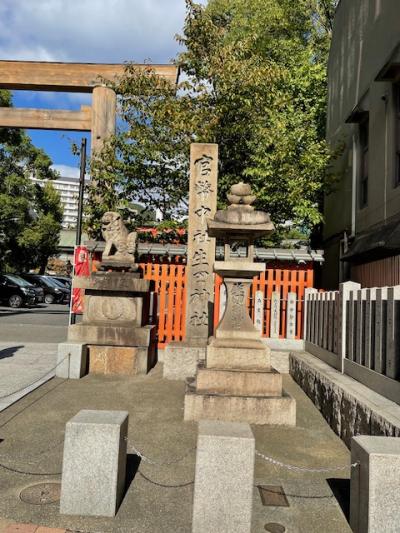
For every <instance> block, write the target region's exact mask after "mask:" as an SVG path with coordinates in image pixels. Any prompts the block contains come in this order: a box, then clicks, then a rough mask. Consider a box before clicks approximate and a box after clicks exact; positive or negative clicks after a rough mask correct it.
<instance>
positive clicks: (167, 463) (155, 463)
mask: <svg viewBox="0 0 400 533" xmlns="http://www.w3.org/2000/svg"><path fill="white" fill-rule="evenodd" d="M129 446H130V449H129V452H132V453H134V454H135V455H137V456H138V457H140V459H142V461H144V462H145V463H148V464H150V465H153V466H172V465H176V464H177V463H180V462H181V461H183V460H184V459H186V457H188V456H189V455H190V454H191V453H192V452H194V451H195V450H196V446H194V447H193V448H190V449H189V450H188V451H187V452H186V453H185V454H184V455H182V456H181V457H178V458H177V459H172V460H171V461H163V462H161V461H155V460H154V459H150V458H149V457H146V456H145V455H144V454H143V453H142V452H140V451H139V450H138V449H137V448H136V447H135V446H134V445H133V444H129Z"/></svg>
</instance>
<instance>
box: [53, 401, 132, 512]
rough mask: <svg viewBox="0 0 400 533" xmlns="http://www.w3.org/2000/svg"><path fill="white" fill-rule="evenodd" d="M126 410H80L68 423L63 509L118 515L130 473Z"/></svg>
mask: <svg viewBox="0 0 400 533" xmlns="http://www.w3.org/2000/svg"><path fill="white" fill-rule="evenodd" d="M127 434H128V413H127V412H126V411H87V410H83V411H80V412H79V413H78V414H77V415H76V416H74V418H72V419H71V420H70V421H69V422H68V423H67V425H66V429H65V444H64V458H63V470H62V481H61V502H60V513H61V514H68V515H82V516H111V517H112V516H115V514H116V512H117V509H118V507H119V504H120V503H121V500H122V497H123V493H124V485H125V475H126V442H127Z"/></svg>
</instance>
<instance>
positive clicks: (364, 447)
mask: <svg viewBox="0 0 400 533" xmlns="http://www.w3.org/2000/svg"><path fill="white" fill-rule="evenodd" d="M351 462H352V463H356V462H358V463H359V465H358V466H356V467H353V468H352V471H351V490H350V526H351V529H352V530H353V532H354V533H367V532H369V533H375V532H378V531H382V532H383V531H384V532H385V533H397V532H398V531H399V527H400V526H399V524H400V490H399V487H400V483H399V479H400V439H399V438H397V437H371V436H367V435H363V436H359V437H353V439H352V441H351Z"/></svg>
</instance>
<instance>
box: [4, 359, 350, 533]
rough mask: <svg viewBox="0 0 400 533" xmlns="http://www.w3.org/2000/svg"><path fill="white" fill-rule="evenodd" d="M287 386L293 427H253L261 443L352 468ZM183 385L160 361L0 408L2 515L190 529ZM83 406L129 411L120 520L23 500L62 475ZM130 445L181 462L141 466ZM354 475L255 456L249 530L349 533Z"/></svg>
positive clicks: (190, 453) (101, 526) (291, 457)
mask: <svg viewBox="0 0 400 533" xmlns="http://www.w3.org/2000/svg"><path fill="white" fill-rule="evenodd" d="M284 386H285V388H286V389H287V390H288V391H289V392H290V393H291V394H293V395H294V396H295V398H296V400H297V407H298V420H297V426H296V427H294V428H293V427H268V426H252V429H253V432H254V435H255V437H256V448H257V449H258V450H259V451H260V452H262V453H264V454H265V455H268V456H271V457H273V458H275V459H277V460H279V461H282V462H284V463H289V464H294V465H298V466H301V467H306V468H315V467H322V468H327V469H329V468H335V467H339V466H340V467H341V466H344V465H349V452H348V450H347V448H346V447H345V446H344V444H343V443H342V441H341V440H340V439H339V438H338V437H337V436H336V435H335V434H334V433H333V431H332V430H331V429H330V428H329V426H328V425H327V424H326V422H325V420H324V419H323V418H322V416H321V414H320V413H319V411H318V410H317V409H316V408H315V407H314V405H313V404H312V402H311V401H310V400H309V399H308V398H307V397H306V395H305V394H304V393H303V391H302V390H301V389H300V388H299V387H298V386H297V385H296V384H295V383H294V382H293V381H292V379H291V378H290V377H289V376H284ZM184 390H185V387H184V384H183V383H182V382H178V381H167V380H164V379H162V373H161V365H158V366H157V367H156V368H155V369H154V370H153V371H152V372H151V373H150V374H149V375H147V376H136V377H130V378H122V377H117V376H115V377H114V376H107V377H104V376H95V375H89V376H86V377H84V378H83V379H81V380H61V379H58V378H55V379H53V380H51V381H50V382H48V383H46V384H44V385H43V386H42V387H41V388H40V389H38V390H35V391H34V392H32V393H31V394H30V395H29V396H28V397H26V398H23V399H22V400H21V401H19V402H18V403H16V404H14V405H13V406H11V407H10V408H9V409H7V410H6V411H3V413H0V440H1V439H3V441H2V442H0V517H3V518H4V519H9V520H12V521H14V522H19V523H23V524H41V525H42V526H46V527H53V528H60V529H61V530H62V531H63V530H64V529H67V530H71V531H80V532H101V533H114V532H115V533H131V532H132V531H137V532H140V533H159V532H162V533H189V532H190V531H191V516H192V502H193V484H191V482H192V481H193V479H194V467H195V460H196V452H195V450H194V449H193V448H194V447H195V445H196V439H197V424H196V423H193V422H184V421H183V399H184ZM81 409H110V410H114V409H115V410H119V409H124V410H128V411H129V415H130V419H129V435H128V436H129V442H128V451H129V452H130V453H129V456H128V464H129V465H130V468H129V475H128V484H127V493H126V495H125V497H124V499H123V502H122V505H121V507H120V508H119V510H118V513H117V516H116V517H115V518H114V519H109V518H94V517H73V516H62V515H60V514H59V504H58V503H50V504H47V505H32V504H28V503H25V502H23V501H22V500H21V499H20V497H19V495H20V493H21V491H22V490H23V489H25V488H26V487H28V486H31V485H35V484H37V483H43V482H53V483H54V482H59V481H60V476H59V475H53V474H57V473H59V472H60V471H61V468H62V453H63V437H64V430H65V424H66V422H67V421H68V420H69V419H71V418H72V417H73V416H74V415H75V414H76V413H77V412H78V411H79V410H81ZM133 446H135V447H136V448H137V449H138V450H140V451H141V452H142V453H144V454H145V455H146V456H148V457H150V458H151V459H153V460H155V461H157V462H170V461H173V460H174V459H177V458H183V459H182V460H180V461H179V462H177V463H176V464H173V465H172V466H154V465H152V464H150V463H148V462H145V461H142V462H141V463H140V465H139V471H138V472H136V471H135V468H134V467H135V466H137V459H136V457H135V455H134V453H133ZM1 465H3V466H1ZM4 466H6V467H7V468H8V470H6V469H5V468H4ZM10 468H11V469H14V470H19V472H15V471H12V470H10ZM21 472H26V474H25V475H24V474H21ZM33 474H40V475H33ZM349 474H350V469H349V468H345V469H344V470H341V471H335V470H331V471H329V470H328V471H326V472H322V473H312V472H304V473H299V472H296V471H292V470H286V469H284V468H281V467H278V466H275V465H273V464H270V463H268V462H266V461H264V460H262V459H260V458H258V457H257V458H256V461H255V485H256V487H255V488H254V500H253V501H254V504H253V528H252V531H253V533H260V532H261V531H268V529H266V528H265V526H266V525H267V524H270V523H278V524H282V525H283V526H284V527H285V528H286V530H285V531H286V533H321V532H322V531H323V532H324V533H347V532H349V533H350V528H349V526H348V523H347V520H346V518H345V516H344V514H343V512H342V510H341V508H340V505H339V503H338V501H337V499H336V498H335V496H334V492H335V493H336V492H337V493H339V492H340V491H339V489H340V488H341V487H342V488H343V486H344V487H345V488H348V487H347V486H348V478H349ZM257 485H269V486H271V485H273V486H282V487H283V489H284V491H285V493H286V496H287V500H288V503H289V507H277V506H272V507H266V506H264V505H263V504H262V501H261V498H260V494H259V490H258V488H257ZM345 499H346V498H345ZM344 501H345V500H344ZM32 531H34V530H32ZM40 531H41V530H40V529H39V530H36V533H39V532H40ZM7 533H9V532H7ZM12 533H14V532H12Z"/></svg>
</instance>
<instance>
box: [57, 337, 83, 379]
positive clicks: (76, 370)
mask: <svg viewBox="0 0 400 533" xmlns="http://www.w3.org/2000/svg"><path fill="white" fill-rule="evenodd" d="M87 362H88V350H87V346H86V344H80V343H77V342H64V343H61V344H59V345H58V356H57V368H56V376H57V377H58V378H64V379H80V378H81V377H83V376H84V375H85V374H87Z"/></svg>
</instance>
